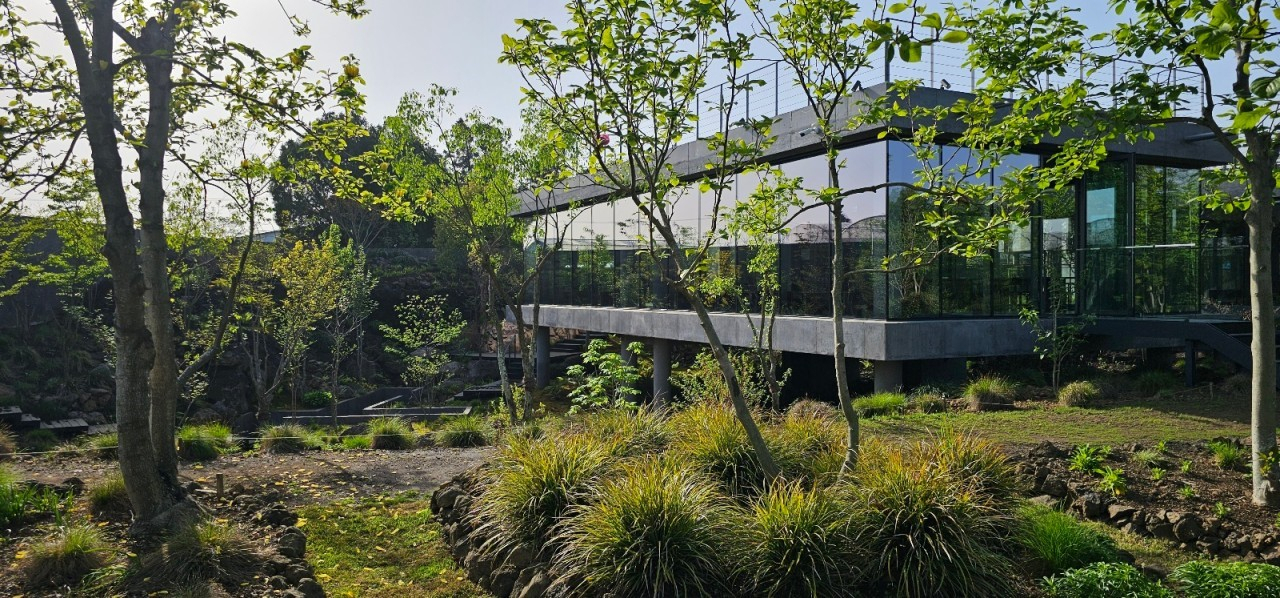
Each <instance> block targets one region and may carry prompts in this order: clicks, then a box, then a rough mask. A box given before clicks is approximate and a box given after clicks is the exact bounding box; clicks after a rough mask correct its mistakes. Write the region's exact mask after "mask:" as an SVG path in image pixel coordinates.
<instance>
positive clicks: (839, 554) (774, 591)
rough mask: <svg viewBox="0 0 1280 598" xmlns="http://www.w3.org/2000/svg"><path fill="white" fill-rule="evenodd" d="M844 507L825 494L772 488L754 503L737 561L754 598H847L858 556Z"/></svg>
mask: <svg viewBox="0 0 1280 598" xmlns="http://www.w3.org/2000/svg"><path fill="white" fill-rule="evenodd" d="M848 531H849V530H848V519H847V518H846V517H845V506H844V505H843V504H842V503H841V502H840V501H839V500H838V499H837V498H836V497H835V496H834V495H833V494H832V493H830V492H828V491H826V490H821V489H814V490H805V489H803V488H801V487H800V486H797V485H795V484H784V485H775V486H774V487H773V488H771V489H770V490H769V491H768V492H766V493H764V494H763V495H762V496H761V497H760V499H759V500H757V501H756V503H755V505H754V508H753V509H752V512H751V515H750V517H749V519H748V524H747V531H746V538H745V540H746V541H745V542H744V545H745V548H746V553H745V554H744V555H743V558H741V559H740V561H739V568H740V570H741V575H742V577H743V579H745V580H747V582H748V583H749V584H750V586H751V587H752V588H753V589H754V592H753V593H752V595H759V596H770V597H772V596H846V595H850V593H851V591H852V588H851V586H852V581H853V580H854V579H856V578H857V574H856V571H855V570H854V563H856V562H857V557H858V554H857V552H856V550H855V548H854V546H853V544H852V542H851V539H850V538H849V534H848Z"/></svg>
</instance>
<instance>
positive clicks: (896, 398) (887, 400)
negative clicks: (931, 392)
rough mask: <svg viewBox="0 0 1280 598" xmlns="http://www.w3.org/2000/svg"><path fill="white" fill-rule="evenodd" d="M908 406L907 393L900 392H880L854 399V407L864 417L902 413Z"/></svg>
mask: <svg viewBox="0 0 1280 598" xmlns="http://www.w3.org/2000/svg"><path fill="white" fill-rule="evenodd" d="M906 407H907V395H904V394H902V393H900V392H878V393H876V394H873V395H870V396H866V397H859V398H856V399H854V400H853V408H854V409H856V410H858V413H860V414H861V415H862V416H863V417H876V416H878V415H895V414H898V413H902V412H903V411H904V410H905V409H906Z"/></svg>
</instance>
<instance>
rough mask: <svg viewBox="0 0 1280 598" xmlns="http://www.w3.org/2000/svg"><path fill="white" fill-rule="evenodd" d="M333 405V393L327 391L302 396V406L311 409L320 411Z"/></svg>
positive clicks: (316, 391)
mask: <svg viewBox="0 0 1280 598" xmlns="http://www.w3.org/2000/svg"><path fill="white" fill-rule="evenodd" d="M332 404H333V393H331V392H329V391H327V390H312V391H310V392H307V393H305V394H303V395H302V405H303V406H304V407H309V408H311V409H320V408H322V407H328V406H330V405H332Z"/></svg>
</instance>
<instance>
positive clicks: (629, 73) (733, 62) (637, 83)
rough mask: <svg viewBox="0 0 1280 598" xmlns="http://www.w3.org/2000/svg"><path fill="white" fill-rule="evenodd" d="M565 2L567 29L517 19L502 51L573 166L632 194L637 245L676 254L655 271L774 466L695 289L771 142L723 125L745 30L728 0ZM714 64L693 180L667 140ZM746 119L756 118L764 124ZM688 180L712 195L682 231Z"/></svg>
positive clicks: (767, 467)
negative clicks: (579, 164) (719, 75)
mask: <svg viewBox="0 0 1280 598" xmlns="http://www.w3.org/2000/svg"><path fill="white" fill-rule="evenodd" d="M566 9H567V11H568V13H569V14H568V19H567V20H568V21H569V22H570V23H571V25H570V26H569V27H568V28H566V29H557V28H556V27H555V26H553V25H552V24H551V23H550V22H549V21H547V20H544V19H521V20H518V21H517V25H518V27H519V28H520V32H519V33H518V37H512V36H504V37H503V47H504V49H503V53H502V60H503V61H504V62H507V63H510V64H513V65H515V66H516V67H517V68H519V69H520V72H521V76H522V77H523V79H524V81H525V87H526V91H525V99H526V101H527V102H528V103H529V104H531V105H533V106H536V107H537V108H538V109H539V110H541V111H543V112H544V113H545V114H546V115H548V117H549V118H551V119H552V120H553V121H554V122H555V123H556V126H557V127H558V128H559V129H560V130H562V131H564V133H565V134H566V135H568V136H570V137H571V138H572V139H573V141H574V144H575V145H579V146H581V147H583V148H586V149H587V151H588V163H587V164H586V165H585V166H587V168H585V169H584V170H583V171H581V172H580V173H579V174H582V175H584V176H585V177H586V180H589V181H591V182H594V183H596V184H598V185H601V186H603V187H604V188H605V189H607V190H608V191H610V192H611V193H612V194H614V195H615V196H616V197H618V198H620V199H624V200H629V201H631V203H633V204H634V205H635V206H636V208H637V209H638V210H639V211H640V212H641V213H642V214H643V215H644V219H645V222H644V223H643V224H644V225H645V226H646V227H647V228H648V232H649V234H647V235H642V236H640V237H639V238H637V241H639V242H640V244H641V245H642V246H643V247H644V251H643V253H644V254H645V255H648V256H650V257H651V258H653V259H654V262H655V263H660V264H661V263H670V264H672V267H671V268H670V269H667V268H662V269H660V272H662V274H661V276H662V278H663V281H664V282H666V283H667V285H668V287H670V288H672V289H673V290H675V292H676V293H678V294H679V295H680V297H681V298H683V299H684V300H686V301H687V302H688V303H689V304H690V305H691V306H692V308H693V310H694V312H695V313H696V314H697V316H698V319H699V322H700V323H701V325H702V328H703V331H704V333H705V334H706V337H707V342H708V344H709V345H710V347H711V351H712V352H713V354H714V355H715V357H716V360H717V362H718V363H719V365H720V368H721V370H722V372H723V374H724V377H725V380H726V384H727V386H728V388H729V395H730V398H731V401H732V404H733V408H734V411H735V415H736V416H737V418H738V420H739V421H740V422H741V424H742V426H743V429H744V430H745V432H746V435H747V437H748V439H749V440H750V443H751V446H752V449H753V451H754V452H755V455H756V457H757V459H758V460H759V462H760V464H761V467H762V469H763V470H764V471H765V472H766V475H767V476H768V477H770V478H773V477H776V476H777V475H778V472H779V470H778V467H777V464H776V463H775V461H774V459H773V455H772V453H771V452H770V451H769V449H768V447H767V446H766V445H765V442H764V438H763V436H762V435H761V434H760V430H759V427H758V426H757V425H756V422H755V418H754V417H753V416H752V414H751V409H750V407H749V406H748V405H747V403H746V401H745V399H744V398H743V394H742V389H741V386H740V384H739V380H738V377H737V374H736V372H735V370H734V366H733V363H732V362H731V360H730V357H729V353H728V350H727V349H726V348H725V346H724V343H722V342H721V340H720V337H719V334H718V333H717V332H716V330H715V327H714V325H713V324H712V321H711V316H710V313H709V311H708V308H707V306H706V303H705V301H704V299H703V297H702V295H701V293H699V292H698V288H699V286H700V282H701V280H702V278H703V276H704V275H705V272H706V265H707V256H708V254H709V253H710V252H711V249H712V247H714V246H715V244H716V241H717V240H718V239H719V238H720V233H721V232H722V231H723V228H722V227H723V217H724V214H723V213H722V211H723V210H724V209H725V204H724V200H725V191H726V189H729V188H731V185H732V183H733V180H734V179H733V177H734V176H735V175H736V173H737V172H738V171H740V170H742V168H743V167H744V166H745V165H746V164H750V163H752V162H754V160H755V158H756V157H758V156H759V155H760V151H761V148H762V146H764V145H766V144H767V142H768V138H767V135H755V136H748V137H747V138H745V139H743V138H737V137H732V138H731V137H730V136H729V135H728V131H729V130H730V129H731V128H733V127H734V126H736V120H737V118H736V117H733V116H731V115H732V114H733V112H734V111H733V107H734V106H736V105H737V104H738V102H740V101H741V98H742V92H743V91H744V90H745V89H746V88H747V87H749V86H750V85H753V84H754V83H753V82H751V81H742V80H740V79H739V77H738V76H737V75H738V73H739V71H740V68H741V65H742V64H743V61H744V60H745V59H746V58H747V57H748V55H749V51H750V41H751V40H750V37H749V36H747V35H745V34H742V33H739V32H735V31H734V30H733V29H732V26H733V24H734V23H735V22H736V21H737V19H738V16H739V15H738V14H737V13H736V12H735V11H734V9H733V6H732V3H731V2H727V1H712V2H697V3H685V2H678V1H675V0H659V1H657V2H652V3H637V2H625V1H620V0H580V1H575V2H570V3H569V4H568V5H567V6H566ZM715 71H721V72H723V74H724V76H725V81H726V86H725V87H724V89H725V94H724V95H725V97H724V98H723V100H722V101H720V102H719V103H718V105H717V106H716V109H715V113H716V114H717V122H716V123H714V126H708V127H707V128H709V129H712V130H714V131H715V132H714V133H713V134H712V135H711V136H710V137H709V138H708V139H707V141H706V144H707V148H708V150H709V152H710V156H709V160H708V161H709V162H710V164H709V165H708V166H709V167H708V168H707V169H706V170H707V171H708V174H706V175H705V176H701V177H697V179H698V180H696V181H693V182H692V183H690V181H688V180H686V179H687V173H681V172H678V171H677V170H676V168H675V163H676V159H675V154H674V152H675V149H676V147H677V146H679V145H680V144H681V143H682V142H683V141H687V140H690V139H691V138H692V136H693V134H694V133H695V128H694V125H693V123H694V122H695V120H696V119H697V118H698V115H699V113H700V112H701V109H702V107H701V106H699V105H698V92H699V91H701V90H702V89H703V88H704V87H705V86H706V84H707V82H708V76H709V75H710V73H712V72H715ZM754 124H755V125H756V130H760V129H762V128H767V124H766V123H763V122H757V123H754ZM615 140H616V143H617V145H614V141H615ZM695 189H696V190H697V191H698V192H699V193H705V194H706V195H708V196H709V201H707V202H706V203H707V205H706V209H707V211H708V213H709V214H710V220H709V223H708V225H709V230H708V231H706V232H705V234H703V235H702V236H701V237H700V238H697V239H688V238H687V236H685V235H682V232H683V231H680V230H678V228H677V226H675V225H673V218H672V211H673V207H674V205H675V202H676V201H677V200H678V199H679V197H680V196H681V195H682V194H683V193H685V192H687V191H689V190H695ZM695 199H696V195H695ZM682 241H693V242H692V243H689V242H682Z"/></svg>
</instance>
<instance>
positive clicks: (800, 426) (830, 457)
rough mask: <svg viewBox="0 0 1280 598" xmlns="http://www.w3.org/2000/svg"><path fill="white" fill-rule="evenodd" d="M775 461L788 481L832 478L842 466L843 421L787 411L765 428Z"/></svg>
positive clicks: (846, 439)
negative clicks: (773, 424)
mask: <svg viewBox="0 0 1280 598" xmlns="http://www.w3.org/2000/svg"><path fill="white" fill-rule="evenodd" d="M765 433H766V434H767V439H768V442H769V444H770V445H772V446H773V447H774V448H775V449H776V450H775V451H774V458H775V459H777V460H778V461H779V463H778V466H779V467H781V468H782V470H783V473H784V474H786V475H787V477H789V478H793V479H800V480H804V481H807V482H822V481H826V480H829V479H833V478H834V477H835V476H836V475H838V474H839V473H840V468H841V466H843V465H844V457H845V447H846V446H848V435H847V434H848V431H847V429H846V428H845V426H844V422H842V421H840V420H836V419H832V418H829V417H824V416H821V415H806V413H805V412H804V411H788V412H787V415H786V417H783V418H782V419H781V420H780V421H779V422H778V423H777V425H776V426H772V427H769V428H766V430H765Z"/></svg>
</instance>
